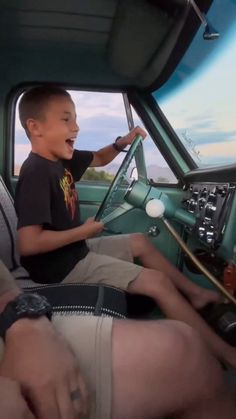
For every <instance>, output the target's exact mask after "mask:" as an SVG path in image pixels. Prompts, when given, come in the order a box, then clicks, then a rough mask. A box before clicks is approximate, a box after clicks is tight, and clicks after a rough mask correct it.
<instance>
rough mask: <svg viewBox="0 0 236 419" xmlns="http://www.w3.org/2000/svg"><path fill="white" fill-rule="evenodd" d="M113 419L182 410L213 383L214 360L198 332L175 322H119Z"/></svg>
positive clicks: (115, 336)
mask: <svg viewBox="0 0 236 419" xmlns="http://www.w3.org/2000/svg"><path fill="white" fill-rule="evenodd" d="M112 359H113V360H112V366H113V402H112V419H149V418H157V417H159V416H165V415H170V414H173V412H177V413H178V412H180V411H183V409H184V408H185V406H188V405H189V404H191V403H192V401H193V399H194V398H196V397H198V395H199V394H200V393H201V392H202V388H208V387H209V386H210V380H209V374H208V373H205V371H206V370H205V371H204V369H205V368H208V369H209V372H210V370H211V369H212V371H214V368H215V361H214V360H213V358H212V357H211V356H210V355H208V352H207V351H206V349H205V346H204V344H202V343H201V340H200V338H199V337H198V335H197V334H196V333H195V332H194V331H193V330H192V329H191V328H190V327H188V326H187V325H185V324H182V323H179V322H176V321H169V320H163V321H114V323H113V338H112Z"/></svg>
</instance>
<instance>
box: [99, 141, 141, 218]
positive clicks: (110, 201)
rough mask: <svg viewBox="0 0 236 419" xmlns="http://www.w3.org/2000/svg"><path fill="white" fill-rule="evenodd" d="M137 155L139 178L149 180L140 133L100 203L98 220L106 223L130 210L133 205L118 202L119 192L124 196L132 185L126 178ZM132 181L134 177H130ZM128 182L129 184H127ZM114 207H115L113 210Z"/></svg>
mask: <svg viewBox="0 0 236 419" xmlns="http://www.w3.org/2000/svg"><path fill="white" fill-rule="evenodd" d="M134 157H135V162H136V165H137V168H138V178H139V179H140V180H142V181H145V182H146V181H147V175H146V167H145V161H144V155H143V147H142V137H141V136H140V135H138V136H137V137H136V138H135V140H134V141H133V142H132V144H131V146H130V148H129V150H128V152H127V154H126V156H125V158H124V160H123V162H122V164H121V166H120V168H119V170H118V172H117V174H116V176H115V177H114V179H113V181H112V184H111V186H110V188H109V189H108V191H107V194H106V196H105V198H104V200H103V202H102V203H101V205H100V208H99V210H98V212H97V214H96V216H95V220H96V221H100V220H101V221H102V222H103V223H104V224H106V223H108V222H110V221H112V220H114V219H115V218H118V217H120V216H121V215H123V214H124V213H126V212H127V211H130V210H131V209H132V208H133V206H132V205H131V204H128V203H127V202H125V201H122V203H121V204H120V205H119V203H118V204H117V203H116V200H117V194H118V193H120V191H123V192H124V193H123V196H125V194H126V191H127V190H128V188H129V186H130V182H129V181H128V182H124V180H129V178H128V176H127V172H128V169H129V166H130V163H131V161H132V159H133V158H134ZM130 181H132V179H131V178H130ZM126 183H127V184H126ZM112 207H115V209H114V210H112Z"/></svg>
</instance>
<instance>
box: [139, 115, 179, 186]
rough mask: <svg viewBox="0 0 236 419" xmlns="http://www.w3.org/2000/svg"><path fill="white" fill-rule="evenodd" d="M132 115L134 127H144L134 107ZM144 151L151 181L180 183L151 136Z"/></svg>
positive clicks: (144, 143) (144, 145) (145, 144)
mask: <svg viewBox="0 0 236 419" xmlns="http://www.w3.org/2000/svg"><path fill="white" fill-rule="evenodd" d="M132 115H133V120H134V125H140V126H143V123H142V121H141V119H140V118H139V116H138V115H137V113H136V111H135V109H134V108H133V107H132ZM143 149H144V156H145V162H146V169H147V176H148V179H149V180H152V181H153V182H155V183H172V184H173V183H178V180H177V179H176V177H175V175H174V173H173V172H172V170H171V169H170V167H169V165H168V163H167V162H166V160H165V159H164V157H163V156H162V154H161V153H160V151H159V150H158V148H157V146H156V144H155V143H154V141H153V140H152V138H151V137H150V135H147V137H146V138H145V141H144V142H143Z"/></svg>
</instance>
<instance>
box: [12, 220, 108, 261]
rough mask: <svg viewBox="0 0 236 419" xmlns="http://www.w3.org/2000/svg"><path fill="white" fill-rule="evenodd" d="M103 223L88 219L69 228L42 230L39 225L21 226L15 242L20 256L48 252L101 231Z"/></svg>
mask: <svg viewBox="0 0 236 419" xmlns="http://www.w3.org/2000/svg"><path fill="white" fill-rule="evenodd" d="M102 230H103V224H102V223H101V222H98V221H94V220H93V219H88V220H87V221H86V222H85V223H84V224H83V225H81V226H79V227H75V228H71V229H69V230H63V231H52V230H44V229H43V227H42V226H40V225H32V226H27V227H22V228H20V229H19V230H18V237H17V244H18V249H19V252H20V255H21V256H30V255H35V254H39V253H45V252H50V251H52V250H56V249H59V248H60V247H63V246H66V245H68V244H71V243H75V242H77V241H80V240H86V239H88V238H89V237H94V236H95V235H96V234H99V233H101V231H102Z"/></svg>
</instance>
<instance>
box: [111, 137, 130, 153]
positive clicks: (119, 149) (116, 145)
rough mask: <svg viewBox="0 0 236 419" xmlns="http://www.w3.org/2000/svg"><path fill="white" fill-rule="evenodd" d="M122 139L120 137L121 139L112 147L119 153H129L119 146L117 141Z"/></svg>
mask: <svg viewBox="0 0 236 419" xmlns="http://www.w3.org/2000/svg"><path fill="white" fill-rule="evenodd" d="M120 138H122V137H121V136H119V137H117V138H116V139H115V142H114V143H113V144H112V147H113V148H114V149H115V150H116V151H119V153H120V152H122V153H127V150H124V148H125V147H124V148H123V147H121V146H120V145H119V144H117V141H118V140H119V139H120Z"/></svg>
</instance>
